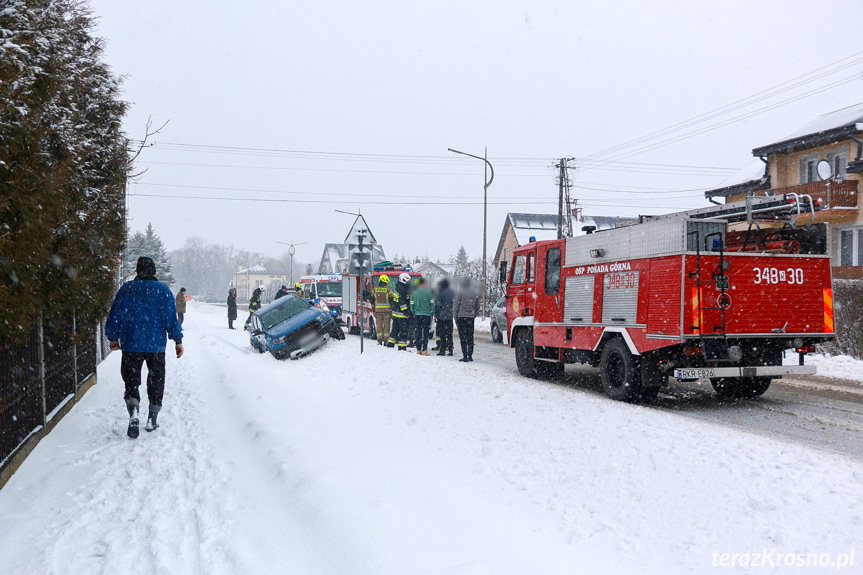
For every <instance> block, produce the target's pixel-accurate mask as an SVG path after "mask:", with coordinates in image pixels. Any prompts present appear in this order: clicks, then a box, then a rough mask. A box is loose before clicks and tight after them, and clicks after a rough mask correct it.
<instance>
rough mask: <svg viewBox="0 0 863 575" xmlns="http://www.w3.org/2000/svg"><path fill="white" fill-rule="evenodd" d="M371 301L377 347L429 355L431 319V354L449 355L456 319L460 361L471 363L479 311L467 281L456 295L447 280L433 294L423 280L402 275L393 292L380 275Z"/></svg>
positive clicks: (384, 277)
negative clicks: (433, 327) (432, 327)
mask: <svg viewBox="0 0 863 575" xmlns="http://www.w3.org/2000/svg"><path fill="white" fill-rule="evenodd" d="M370 299H371V300H372V303H373V305H374V311H375V328H376V329H375V331H376V335H377V341H378V345H386V346H387V347H397V348H398V349H399V350H406V349H407V348H408V347H411V346H415V347H416V350H417V355H429V352H428V340H429V332H430V330H431V320H432V318H434V320H435V333H436V335H437V337H436V341H437V345H436V346H435V347H433V348H432V351H437V352H438V353H437V355H452V354H453V320H454V319H455V321H456V323H457V325H458V333H459V340H460V342H461V351H462V358H461V359H460V360H459V361H462V362H469V361H473V347H474V340H473V331H474V320H475V318H476V314H477V311H478V310H479V294H478V293H477V291H476V290H475V289H474V288H473V287H472V285H471V283H470V280H468V279H465V280H463V283H462V285H461V287H460V289H459V290H458V292H455V291H454V290H453V289H452V288H451V287H450V285H449V280H448V279H446V278H444V279H442V280H441V281H440V283H439V284H438V287H437V293H434V292H433V291H432V290H431V289H430V288H429V285H428V280H427V279H426V278H422V277H415V278H412V277H411V276H410V274H408V273H402V274H399V276H398V282H397V283H396V286H395V289H392V288H391V287H390V277H389V276H388V275H386V274H382V275H380V276H378V283H377V285H376V286H374V288H373V289H372V294H371V298H370Z"/></svg>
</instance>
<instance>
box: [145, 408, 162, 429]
mask: <svg viewBox="0 0 863 575" xmlns="http://www.w3.org/2000/svg"><path fill="white" fill-rule="evenodd" d="M160 409H162V406H161V405H153V404H152V403H151V404H150V413H149V414H147V425H145V426H144V429H146V430H147V431H153V430H154V429H156V428H157V427H159V424H158V423H156V418H157V417H158V416H159V410H160Z"/></svg>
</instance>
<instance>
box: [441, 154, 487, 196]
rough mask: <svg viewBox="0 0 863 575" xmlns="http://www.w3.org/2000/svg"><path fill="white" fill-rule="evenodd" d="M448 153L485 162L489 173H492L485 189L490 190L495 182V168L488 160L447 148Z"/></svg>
mask: <svg viewBox="0 0 863 575" xmlns="http://www.w3.org/2000/svg"><path fill="white" fill-rule="evenodd" d="M447 151H448V152H452V153H454V154H461V155H462V156H468V157H471V158H476V159H477V160H482V161H483V162H485V163H486V165H487V166H488V169H489V172H491V177H490V178H489V179H488V181H487V182H486V183H485V186H484V187H485V189H488V188H489V187H490V186H491V183H492V182H493V181H494V167H493V166H492V165H491V162H489V161H488V159H486V158H483V157H482V156H475V155H473V154H468V153H467V152H462V151H461V150H454V149H452V148H447Z"/></svg>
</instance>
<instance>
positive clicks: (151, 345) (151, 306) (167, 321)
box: [105, 257, 183, 439]
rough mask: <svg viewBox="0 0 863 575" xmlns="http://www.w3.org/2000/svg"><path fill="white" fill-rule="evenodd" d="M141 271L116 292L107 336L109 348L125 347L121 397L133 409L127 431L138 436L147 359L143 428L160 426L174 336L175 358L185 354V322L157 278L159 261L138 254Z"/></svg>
mask: <svg viewBox="0 0 863 575" xmlns="http://www.w3.org/2000/svg"><path fill="white" fill-rule="evenodd" d="M135 271H136V272H137V276H136V277H135V279H134V280H132V281H128V282H126V283H124V284H123V285H122V286H121V287H120V289H119V290H118V291H117V295H116V296H114V302H113V303H112V304H111V311H110V312H109V313H108V319H107V321H106V323H105V336H106V337H107V338H108V340H109V341H110V347H111V349H119V350H121V352H122V357H121V359H120V375H121V376H122V378H123V383H124V385H125V388H126V389H125V393H124V394H123V399H124V400H125V402H126V410H127V411H128V412H129V427H128V429H127V430H126V434H127V435H128V436H129V437H131V438H133V439H134V438H136V437H138V410H139V407H140V404H141V394H140V391H139V390H138V388H139V387H140V386H141V367H142V366H143V364H144V362H146V363H147V399H148V400H149V402H150V409H149V413H148V415H147V425H146V427H145V428H144V429H146V430H147V431H153V430H154V429H156V428H157V427H159V425H158V423H157V417H158V415H159V411H160V410H161V409H162V397H163V395H164V393H165V346H166V344H167V342H168V338H169V337H170V338H171V339H173V340H174V350H175V352H176V353H177V358H180V357H182V355H183V328H182V327H181V326H180V321H179V319H178V318H177V308H176V303H175V301H174V296H173V295H172V294H171V288H169V287H168V286H167V285H165V284H163V283H162V282H160V281H159V280H157V279H156V264H155V263H153V260H152V259H150V258H148V257H140V258H138V263H137V266H136V268H135Z"/></svg>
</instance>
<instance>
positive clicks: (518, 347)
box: [514, 328, 537, 377]
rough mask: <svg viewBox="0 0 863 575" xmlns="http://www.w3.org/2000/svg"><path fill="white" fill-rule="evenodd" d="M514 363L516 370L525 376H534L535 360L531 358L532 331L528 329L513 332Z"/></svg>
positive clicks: (535, 372) (535, 374)
mask: <svg viewBox="0 0 863 575" xmlns="http://www.w3.org/2000/svg"><path fill="white" fill-rule="evenodd" d="M514 343H515V346H514V347H515V365H516V366H517V367H518V372H519V373H520V374H522V375H523V376H525V377H536V376H537V370H536V364H537V362H536V361H535V360H534V359H533V332H532V331H531V330H529V329H523V328H522V329H519V330H518V332H516V334H515V342H514Z"/></svg>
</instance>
